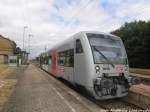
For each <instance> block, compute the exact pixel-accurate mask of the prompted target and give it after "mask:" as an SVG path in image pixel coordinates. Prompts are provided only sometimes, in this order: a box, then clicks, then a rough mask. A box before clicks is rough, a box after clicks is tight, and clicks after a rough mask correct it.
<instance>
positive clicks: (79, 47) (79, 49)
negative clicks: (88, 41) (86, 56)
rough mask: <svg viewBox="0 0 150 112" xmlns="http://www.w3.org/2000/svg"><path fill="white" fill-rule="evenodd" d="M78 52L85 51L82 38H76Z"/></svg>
mask: <svg viewBox="0 0 150 112" xmlns="http://www.w3.org/2000/svg"><path fill="white" fill-rule="evenodd" d="M76 53H83V48H82V44H81V41H80V39H77V40H76Z"/></svg>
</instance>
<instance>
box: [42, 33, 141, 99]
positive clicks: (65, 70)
mask: <svg viewBox="0 0 150 112" xmlns="http://www.w3.org/2000/svg"><path fill="white" fill-rule="evenodd" d="M45 54H46V55H45ZM45 54H44V55H41V57H42V59H44V60H43V61H41V65H42V66H41V67H43V69H45V70H46V71H48V72H50V73H51V74H53V75H55V76H56V77H61V78H63V79H65V80H67V81H69V82H71V83H72V84H74V85H79V86H82V87H84V88H85V89H86V90H87V91H89V92H90V93H91V94H92V95H93V96H94V98H96V99H101V100H102V99H111V98H118V97H124V96H126V95H127V94H128V89H129V87H130V85H132V84H138V83H139V82H140V80H139V79H138V78H135V77H131V76H129V65H128V59H127V55H126V51H125V48H124V45H123V42H122V40H121V38H120V37H117V36H114V35H111V34H106V33H101V32H95V31H82V32H79V33H77V34H75V35H74V36H72V37H70V38H69V39H68V40H66V41H64V42H63V43H61V44H59V45H57V46H55V47H53V48H52V49H50V50H49V51H48V52H47V53H45ZM45 66H46V67H45Z"/></svg>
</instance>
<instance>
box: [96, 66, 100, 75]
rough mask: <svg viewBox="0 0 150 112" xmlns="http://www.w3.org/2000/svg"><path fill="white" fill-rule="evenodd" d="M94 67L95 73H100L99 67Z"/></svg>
mask: <svg viewBox="0 0 150 112" xmlns="http://www.w3.org/2000/svg"><path fill="white" fill-rule="evenodd" d="M95 69H96V73H97V74H99V73H100V67H99V66H96V67H95Z"/></svg>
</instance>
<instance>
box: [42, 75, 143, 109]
mask: <svg viewBox="0 0 150 112" xmlns="http://www.w3.org/2000/svg"><path fill="white" fill-rule="evenodd" d="M41 73H42V72H41ZM46 77H49V75H46ZM57 80H58V79H56V81H55V80H54V81H53V82H50V83H53V85H55V87H56V88H57V89H58V90H59V91H63V93H64V92H65V93H67V94H65V95H67V97H70V100H74V101H75V100H76V103H79V105H82V106H83V107H84V108H88V110H89V111H91V112H92V110H91V109H90V106H89V105H86V104H84V102H85V101H87V100H89V101H91V102H93V103H94V104H95V105H97V106H98V107H99V108H100V109H104V110H107V111H109V112H112V111H114V112H115V110H124V111H132V110H144V109H143V108H142V107H139V106H137V105H135V104H131V103H129V102H127V101H124V100H122V99H113V100H105V101H97V100H95V99H93V98H91V97H90V96H89V95H88V94H86V93H85V92H83V91H80V90H77V89H76V88H74V87H71V89H73V90H75V91H78V92H77V94H79V96H78V98H77V96H76V95H75V94H74V93H73V92H69V91H68V89H67V88H66V87H64V86H62V85H60V82H59V81H61V82H62V83H64V84H65V85H66V86H69V87H70V85H69V84H68V83H66V82H64V81H62V80H58V81H57ZM84 98H86V99H87V100H82V99H84Z"/></svg>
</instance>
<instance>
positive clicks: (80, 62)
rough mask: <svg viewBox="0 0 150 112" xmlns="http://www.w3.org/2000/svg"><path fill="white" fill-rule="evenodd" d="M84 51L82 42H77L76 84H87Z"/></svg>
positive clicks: (78, 40)
mask: <svg viewBox="0 0 150 112" xmlns="http://www.w3.org/2000/svg"><path fill="white" fill-rule="evenodd" d="M84 66H85V65H84V51H83V46H82V44H81V40H80V39H77V40H75V56H74V82H75V83H76V84H80V85H84V84H85V75H84V71H85V67H84Z"/></svg>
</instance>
